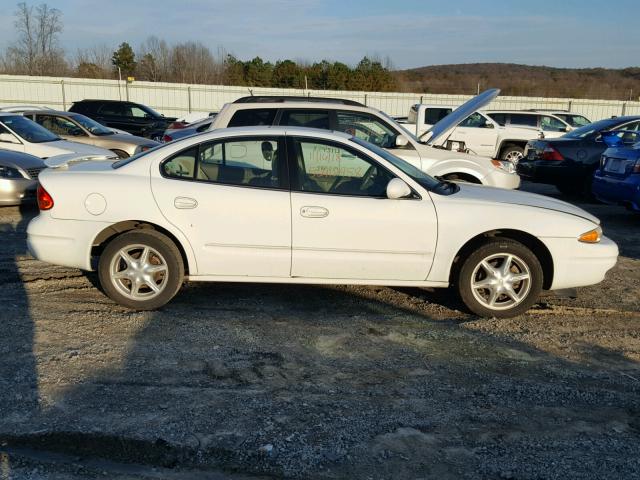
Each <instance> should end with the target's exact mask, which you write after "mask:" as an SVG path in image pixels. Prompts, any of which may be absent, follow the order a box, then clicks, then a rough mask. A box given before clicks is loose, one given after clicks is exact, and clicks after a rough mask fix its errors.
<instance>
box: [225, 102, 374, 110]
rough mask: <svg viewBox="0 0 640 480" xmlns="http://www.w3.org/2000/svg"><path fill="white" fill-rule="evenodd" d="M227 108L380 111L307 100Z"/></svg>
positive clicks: (235, 105)
mask: <svg viewBox="0 0 640 480" xmlns="http://www.w3.org/2000/svg"><path fill="white" fill-rule="evenodd" d="M225 108H230V109H235V110H249V109H262V108H274V109H278V108H279V109H286V110H353V111H358V112H378V110H376V109H375V108H372V107H367V106H366V105H362V104H358V102H354V104H347V103H331V102H306V101H297V100H290V101H287V102H257V103H244V102H242V103H235V102H233V103H227V104H226V105H225Z"/></svg>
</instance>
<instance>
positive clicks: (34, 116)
mask: <svg viewBox="0 0 640 480" xmlns="http://www.w3.org/2000/svg"><path fill="white" fill-rule="evenodd" d="M23 115H24V116H25V117H27V118H28V119H30V120H33V121H34V122H36V123H38V124H40V125H42V126H43V127H44V128H46V129H47V130H49V131H50V132H53V133H54V134H56V135H59V136H60V137H61V138H64V139H66V140H72V141H74V142H78V143H84V144H87V145H95V146H96V147H102V148H106V149H108V150H111V151H112V152H113V153H115V154H116V155H117V156H118V157H119V158H126V157H130V156H131V155H135V154H136V153H138V152H141V151H144V150H148V149H150V148H153V147H155V146H157V145H159V143H158V142H154V141H153V140H150V139H148V138H143V137H138V136H135V135H130V134H118V133H114V132H113V131H112V130H111V129H110V128H108V127H105V126H104V125H102V124H100V123H98V122H96V121H95V120H92V119H91V118H89V117H85V116H84V115H82V114H80V113H73V112H58V111H55V110H36V111H26V112H24V113H23Z"/></svg>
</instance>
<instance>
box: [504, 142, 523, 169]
mask: <svg viewBox="0 0 640 480" xmlns="http://www.w3.org/2000/svg"><path fill="white" fill-rule="evenodd" d="M522 157H524V149H523V148H522V147H518V146H517V145H512V146H510V147H507V148H505V149H504V150H503V151H502V157H501V159H502V160H507V161H509V162H511V163H513V164H514V165H517V164H518V162H519V161H520V160H522Z"/></svg>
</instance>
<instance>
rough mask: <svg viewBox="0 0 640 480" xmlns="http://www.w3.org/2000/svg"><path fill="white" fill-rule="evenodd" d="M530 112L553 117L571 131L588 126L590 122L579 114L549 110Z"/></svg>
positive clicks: (537, 109) (538, 109) (539, 109)
mask: <svg viewBox="0 0 640 480" xmlns="http://www.w3.org/2000/svg"><path fill="white" fill-rule="evenodd" d="M530 111H531V112H546V113H549V114H551V115H553V116H554V117H557V118H559V119H560V120H562V121H563V122H566V123H567V124H568V125H569V126H570V127H571V129H572V130H573V129H574V128H580V127H584V126H585V125H589V124H590V123H591V120H589V119H588V118H587V117H585V116H584V115H580V114H579V113H574V112H571V111H569V110H549V109H541V108H536V109H531V110H530Z"/></svg>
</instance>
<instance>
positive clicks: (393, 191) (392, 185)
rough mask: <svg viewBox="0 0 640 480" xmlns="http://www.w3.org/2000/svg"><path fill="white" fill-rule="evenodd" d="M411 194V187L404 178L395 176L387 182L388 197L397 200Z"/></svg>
mask: <svg viewBox="0 0 640 480" xmlns="http://www.w3.org/2000/svg"><path fill="white" fill-rule="evenodd" d="M409 196H411V188H410V187H409V185H407V184H406V183H405V182H404V180H401V179H399V178H394V179H393V180H391V181H390V182H389V183H388V184H387V198H389V199H391V200H397V199H399V198H407V197H409Z"/></svg>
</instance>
